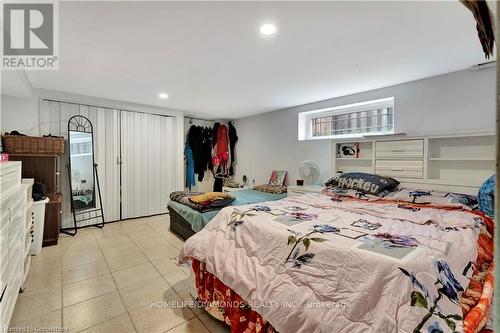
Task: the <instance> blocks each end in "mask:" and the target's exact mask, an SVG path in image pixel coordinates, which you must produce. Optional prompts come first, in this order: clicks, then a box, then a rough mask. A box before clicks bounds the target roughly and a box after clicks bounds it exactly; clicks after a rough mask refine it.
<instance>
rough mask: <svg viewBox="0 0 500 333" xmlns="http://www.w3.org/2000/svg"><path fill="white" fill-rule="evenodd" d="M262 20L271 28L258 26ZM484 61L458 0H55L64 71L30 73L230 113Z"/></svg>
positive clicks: (40, 81)
mask: <svg viewBox="0 0 500 333" xmlns="http://www.w3.org/2000/svg"><path fill="white" fill-rule="evenodd" d="M267 22H273V23H275V24H276V25H277V27H278V33H277V34H276V35H274V36H273V37H264V36H262V35H259V33H258V28H259V25H260V24H262V23H267ZM483 61H484V56H483V53H482V49H481V46H480V44H479V41H478V38H477V33H476V29H475V22H474V20H473V17H472V14H471V13H470V12H469V11H468V10H467V9H466V8H465V7H464V6H463V5H461V4H460V3H459V2H458V1H451V2H357V1H352V2H315V3H311V2H309V3H308V2H217V3H215V2H214V3H210V2H184V3H180V2H105V3H103V2H61V3H60V67H59V71H57V72H51V71H37V72H34V71H31V72H29V73H28V75H29V77H30V80H31V82H32V84H33V86H35V87H37V88H45V89H53V90H59V91H66V92H71V93H77V94H83V95H90V96H96V97H103V98H111V99H117V100H123V101H129V102H135V103H143V104H149V105H156V106H164V107H168V108H173V109H178V110H183V111H186V112H188V113H189V114H191V115H198V116H201V117H210V118H227V119H229V118H239V117H244V116H247V115H251V114H258V113H263V112H267V111H271V110H276V109H282V108H286V107H290V106H294V105H299V104H305V103H309V102H313V101H318V100H323V99H328V98H332V97H337V96H342V95H346V94H350V93H355V92H360V91H365V90H370V89H375V88H380V87H385V86H389V85H393V84H397V83H401V82H406V81H411V80H415V79H419V78H423V77H429V76H434V75H438V74H442V73H446V72H451V71H456V70H460V69H464V68H467V67H469V66H470V65H473V64H477V63H480V62H483ZM163 91H165V92H167V93H168V94H169V96H170V98H169V99H168V100H166V101H165V100H160V99H158V97H157V95H158V93H159V92H163Z"/></svg>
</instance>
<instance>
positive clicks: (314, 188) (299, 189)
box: [286, 185, 325, 197]
mask: <svg viewBox="0 0 500 333" xmlns="http://www.w3.org/2000/svg"><path fill="white" fill-rule="evenodd" d="M324 188H325V187H324V186H323V185H304V186H296V185H293V186H288V190H287V194H286V195H287V197H292V196H296V195H302V194H306V193H317V194H320V193H321V191H323V189H324Z"/></svg>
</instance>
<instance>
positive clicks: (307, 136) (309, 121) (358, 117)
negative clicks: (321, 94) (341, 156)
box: [299, 97, 394, 140]
mask: <svg viewBox="0 0 500 333" xmlns="http://www.w3.org/2000/svg"><path fill="white" fill-rule="evenodd" d="M388 134H394V97H390V98H384V99H378V100H374V101H366V102H361V103H355V104H348V105H342V106H336V107H333V108H327V109H320V110H313V111H307V112H301V113H299V140H315V139H341V138H357V137H363V136H375V135H388Z"/></svg>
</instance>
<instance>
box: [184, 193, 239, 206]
mask: <svg viewBox="0 0 500 333" xmlns="http://www.w3.org/2000/svg"><path fill="white" fill-rule="evenodd" d="M230 198H232V197H231V196H230V195H229V194H227V193H222V192H207V193H203V194H198V195H193V196H191V197H189V200H191V202H194V203H197V204H202V203H208V202H212V201H216V200H223V199H230Z"/></svg>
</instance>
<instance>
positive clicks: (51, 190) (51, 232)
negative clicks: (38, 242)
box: [9, 154, 61, 246]
mask: <svg viewBox="0 0 500 333" xmlns="http://www.w3.org/2000/svg"><path fill="white" fill-rule="evenodd" d="M9 158H10V160H12V161H21V162H22V177H23V178H34V179H35V181H36V182H40V183H42V184H44V185H45V189H46V194H47V197H48V198H49V200H50V201H49V202H48V203H47V205H46V206H45V222H44V223H45V224H44V230H43V246H49V245H56V244H57V241H58V237H59V230H60V228H61V194H60V193H57V188H58V184H57V178H58V177H57V175H58V174H59V171H58V164H59V156H58V155H39V154H10V155H9Z"/></svg>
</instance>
